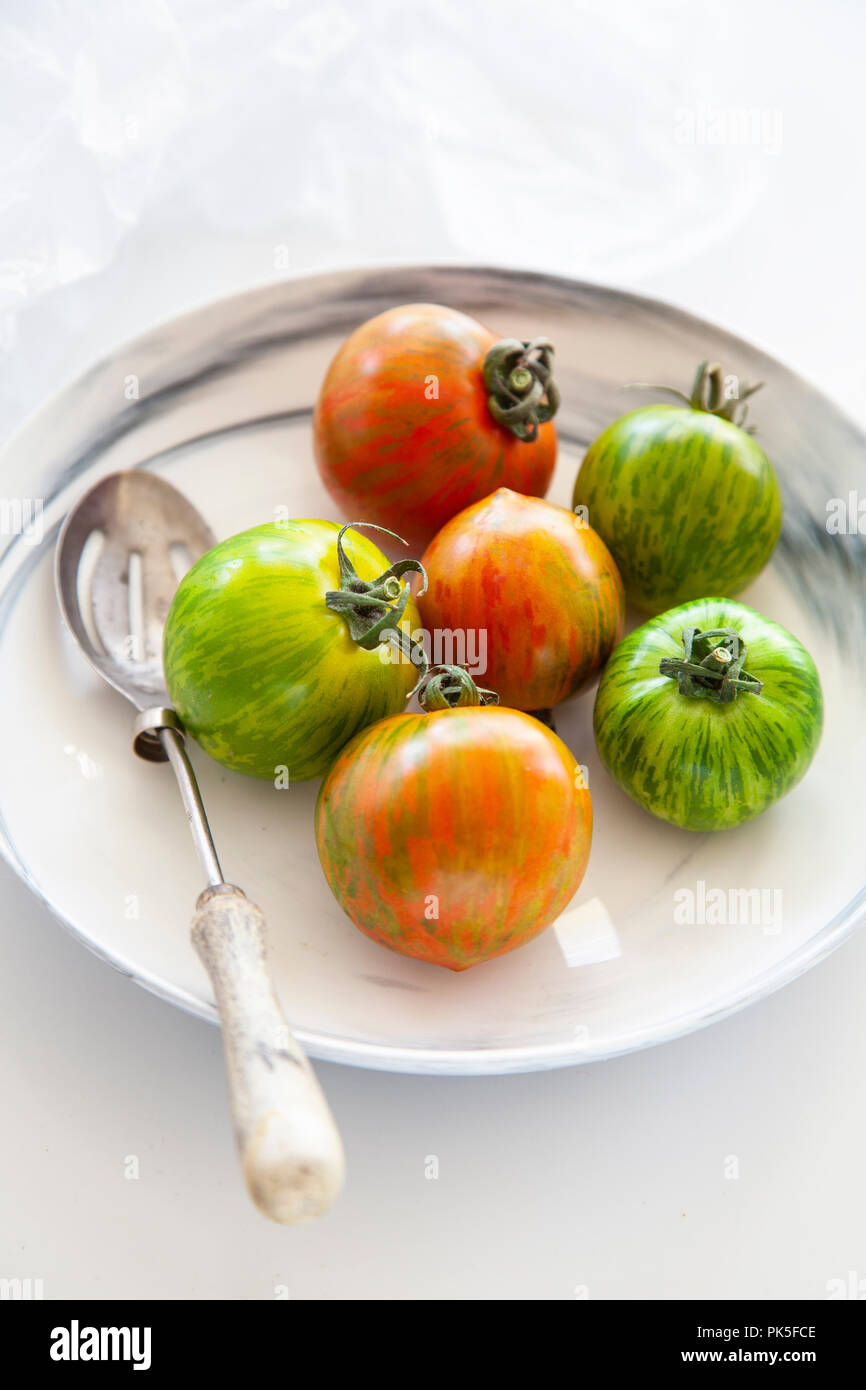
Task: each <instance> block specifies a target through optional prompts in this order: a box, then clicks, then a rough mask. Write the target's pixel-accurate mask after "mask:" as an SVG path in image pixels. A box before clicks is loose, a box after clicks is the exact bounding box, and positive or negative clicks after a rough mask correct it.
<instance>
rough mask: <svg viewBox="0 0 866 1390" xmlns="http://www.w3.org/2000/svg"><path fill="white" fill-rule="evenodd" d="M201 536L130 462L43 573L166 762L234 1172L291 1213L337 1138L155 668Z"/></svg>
mask: <svg viewBox="0 0 866 1390" xmlns="http://www.w3.org/2000/svg"><path fill="white" fill-rule="evenodd" d="M213 544H214V537H213V535H212V534H211V532H210V530H209V529H208V527H207V526H206V525H205V523H204V521H203V520H202V518H201V517H200V516H199V514H198V512H196V510H195V508H194V507H192V506H191V505H190V503H189V502H188V501H187V499H186V498H185V497H184V496H183V495H182V494H181V493H180V492H178V491H177V490H176V488H173V487H172V486H171V485H170V484H169V483H166V482H165V481H164V480H163V479H162V478H159V477H157V476H156V475H155V474H152V473H147V472H144V471H142V470H134V471H130V472H125V473H114V474H112V475H111V476H109V477H107V478H104V479H103V480H102V481H101V482H99V483H97V484H96V486H95V487H93V488H91V489H90V491H89V492H87V493H86V494H85V495H84V497H82V498H81V500H80V501H79V502H78V503H77V504H76V505H75V506H74V507H73V508H72V510H71V511H70V512H69V514H68V516H67V518H66V520H65V522H64V524H63V526H62V528H61V531H60V535H59V537H58V540H57V550H56V555H55V585H56V589H57V599H58V602H59V604H60V611H61V613H62V615H63V618H64V620H65V622H66V624H67V626H68V628H69V630H70V632H71V633H72V635H73V637H74V638H75V640H76V642H77V643H78V646H79V647H80V648H81V651H82V652H83V654H84V656H85V657H86V658H87V660H88V661H89V662H90V664H91V666H92V667H93V668H94V669H95V670H96V671H98V672H99V674H100V675H101V676H102V677H103V678H104V679H105V680H106V681H108V682H109V684H110V685H112V686H114V688H115V690H118V691H119V692H120V694H121V695H125V696H126V698H127V699H128V700H130V701H131V702H132V704H133V705H135V707H136V709H137V710H138V711H139V714H138V718H137V719H136V721H135V725H134V729H133V748H134V750H135V752H136V753H137V754H138V756H139V757H141V758H144V759H145V760H147V761H149V762H165V761H168V762H170V763H171V766H172V768H173V769H174V773H175V776H176V778H177V782H178V786H179V788H180V793H181V796H182V798H183V803H184V807H185V810H186V814H187V819H188V821H189V824H190V829H191V830H192V836H193V841H194V843H195V847H196V851H197V853H198V857H199V860H200V862H201V866H202V869H203V871H204V874H205V878H206V880H207V887H206V888H205V890H204V892H203V893H202V894H201V896H200V897H199V899H198V901H197V903H196V910H195V915H194V917H193V921H192V929H191V937H192V944H193V946H194V948H195V950H196V952H197V954H198V955H199V957H200V959H201V960H202V962H203V964H204V966H205V968H206V970H207V972H208V975H209V977H210V981H211V985H212V986H213V991H214V995H215V998H216V1004H217V1008H218V1010H219V1015H220V1021H221V1024H222V1034H223V1045H224V1050H225V1058H226V1069H227V1074H228V1084H229V1096H230V1101H231V1110H232V1117H233V1120H234V1127H235V1135H236V1138H237V1143H238V1149H239V1152H240V1157H241V1164H242V1167H243V1171H244V1176H245V1178H246V1182H247V1186H248V1188H249V1191H250V1194H251V1196H252V1198H253V1200H254V1201H255V1203H256V1205H257V1206H258V1207H259V1208H260V1210H261V1211H263V1212H264V1213H265V1215H266V1216H268V1217H270V1218H271V1220H273V1221H279V1222H282V1223H285V1224H292V1223H295V1222H300V1221H309V1220H311V1219H313V1218H314V1217H317V1216H319V1215H321V1214H322V1213H323V1212H324V1211H326V1210H327V1209H328V1208H329V1207H330V1205H331V1204H332V1202H333V1201H334V1198H335V1197H336V1195H337V1193H338V1192H339V1190H340V1187H341V1186H342V1182H343V1177H344V1171H345V1160H344V1157H343V1148H342V1144H341V1142H340V1137H339V1135H338V1133H337V1129H336V1126H335V1124H334V1120H333V1117H332V1115H331V1112H330V1110H329V1108H328V1104H327V1101H326V1100H325V1097H324V1095H323V1094H322V1091H321V1088H320V1087H319V1084H318V1082H317V1080H316V1078H315V1076H314V1074H313V1071H312V1068H311V1066H310V1063H309V1061H308V1059H307V1057H306V1056H305V1054H304V1053H303V1051H302V1050H301V1048H300V1046H299V1045H298V1043H297V1041H296V1040H295V1039H294V1037H293V1036H292V1034H291V1031H290V1029H289V1027H288V1024H287V1023H286V1020H285V1018H284V1016H283V1013H282V1011H281V1009H280V1005H279V1003H278V1001H277V998H276V995H275V993H274V989H273V985H272V983H271V979H270V974H269V971H268V964H267V952H266V941H265V922H264V918H263V916H262V914H261V912H260V911H259V909H258V908H257V907H255V906H254V905H253V904H252V903H251V902H250V901H249V900H248V899H247V898H246V896H245V895H244V893H243V892H242V891H241V889H240V888H238V887H236V886H235V885H233V884H230V883H226V881H225V879H224V878H223V874H222V870H221V868H220V863H219V859H218V857H217V853H216V849H215V848H214V843H213V839H212V837H211V832H210V827H209V826H208V822H207V816H206V815H205V811H204V806H203V805H202V801H201V796H200V794H199V790H198V786H197V784H196V779H195V773H194V772H193V768H192V764H191V763H190V760H189V757H188V755H187V752H186V748H185V746H184V738H183V732H182V728H181V724H180V721H179V719H178V717H177V715H176V714H175V712H174V711H173V710H172V709H171V707H170V701H169V697H168V693H167V691H166V689H165V678H164V675H163V669H162V634H163V627H164V624H165V618H166V615H167V613H168V609H169V605H170V604H171V600H172V597H173V595H174V591H175V589H176V587H177V584H178V582H179V579H180V577H181V574H182V573H183V572H184V570H185V569H186V568H188V567H189V565H191V564H193V563H194V562H195V561H196V560H197V559H198V558H199V556H200V555H203V554H204V552H205V551H206V550H208V549H210V547H211V546H212V545H213Z"/></svg>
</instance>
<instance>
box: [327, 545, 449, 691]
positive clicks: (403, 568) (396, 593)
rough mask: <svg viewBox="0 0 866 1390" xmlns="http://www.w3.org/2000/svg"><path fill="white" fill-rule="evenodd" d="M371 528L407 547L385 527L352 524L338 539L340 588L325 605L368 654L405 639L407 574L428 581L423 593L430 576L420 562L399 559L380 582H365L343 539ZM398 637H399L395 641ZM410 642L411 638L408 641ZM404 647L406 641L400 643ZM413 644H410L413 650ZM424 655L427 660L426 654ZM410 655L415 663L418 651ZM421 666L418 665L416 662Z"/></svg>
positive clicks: (335, 590)
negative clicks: (402, 624)
mask: <svg viewBox="0 0 866 1390" xmlns="http://www.w3.org/2000/svg"><path fill="white" fill-rule="evenodd" d="M360 526H364V527H370V528H371V529H372V530H374V531H383V532H384V533H385V535H386V536H393V538H394V540H397V541H399V542H400V544H401V545H407V544H408V542H407V541H404V540H403V538H402V536H398V535H396V533H395V532H394V531H389V530H388V529H387V527H385V526H377V525H376V524H375V523H374V522H372V521H349V522H347V523H346V525H345V526H343V527H342V529H341V530H340V533H339V535H338V536H337V560H338V562H339V566H340V588H339V589H332V590H330V591H329V592H328V593H327V594H325V604H326V606H327V607H328V608H330V609H331V611H332V612H333V613H339V614H340V617H341V618H343V619H344V621H345V623H346V626H347V627H348V629H349V635H350V637H351V638H352V641H353V642H357V644H358V646H359V647H363V648H364V649H365V651H373V650H374V649H375V648H376V647H378V646H380V645H381V644H382V643H384V642H389V641H391V642H393V641H394V640H399V639H403V638H404V634H402V633H401V632H400V619H401V618H402V616H403V614H404V612H405V611H406V604H407V603H408V602H409V585H408V584H407V583H404V582H403V575H404V574H408V573H410V572H411V573H414V574H420V575H421V576H422V578H423V581H424V586H423V588H422V589H421V593H422V594H423V593H424V591H425V589H426V588H427V575H426V573H425V571H424V566H423V565H422V564H421V561H420V560H397V561H396V563H395V564H393V565H391V566H390V567H389V568H388V569H386V570H385V572H384V574H380V575H379V578H378V579H373V580H367V579H361V577H360V576H359V575H358V573H357V572H356V570H355V567H354V565H353V564H352V561H351V560H350V559H349V557H348V555H347V554H346V552H345V550H344V549H343V537H344V535H345V534H346V532H347V531H348V530H349V529H350V528H352V529H357V528H358V527H360ZM395 635H396V638H395ZM405 640H406V641H407V642H408V639H405ZM400 644H401V645H402V641H401V642H400ZM412 645H413V644H412V643H408V646H409V647H412ZM419 651H421V655H422V657H423V651H422V650H421V649H420V648H419ZM406 655H407V656H409V657H410V659H412V660H413V662H414V650H413V652H410V651H409V650H407V652H406ZM414 664H417V663H414Z"/></svg>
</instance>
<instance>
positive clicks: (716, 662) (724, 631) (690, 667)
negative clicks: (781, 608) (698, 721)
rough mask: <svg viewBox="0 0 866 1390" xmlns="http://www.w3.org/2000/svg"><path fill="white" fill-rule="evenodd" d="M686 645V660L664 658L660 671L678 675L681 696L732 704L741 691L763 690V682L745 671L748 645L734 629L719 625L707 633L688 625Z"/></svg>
mask: <svg viewBox="0 0 866 1390" xmlns="http://www.w3.org/2000/svg"><path fill="white" fill-rule="evenodd" d="M683 647H684V648H685V659H677V660H675V659H674V658H672V657H663V658H662V660H661V662H660V664H659V673H660V674H661V675H663V676H670V677H671V678H672V679H674V678H675V679H676V682H677V689H678V690H679V693H680V694H681V695H688V696H689V697H690V698H691V699H693V700H713V701H714V702H715V703H716V704H717V705H728V704H730V703H731V702H732V701H733V700H736V698H737V696H738V695H739V693H740V691H748V692H749V693H750V694H752V695H759V694H760V693H761V690H762V689H763V685H764V683H763V681H759V680H757V679H756V677H755V676H750V675H749V673H748V671H744V670H743V663H744V662H745V660H746V644H745V642H744V641H743V639H742V638H741V636H740V634H739V633H738V632H736V631H735V629H734V628H732V627H715V628H708V629H707V630H706V631H705V632H701V631H700V630H699V629H698V628H696V627H690V628H687V629H686V631H685V632H684V633H683Z"/></svg>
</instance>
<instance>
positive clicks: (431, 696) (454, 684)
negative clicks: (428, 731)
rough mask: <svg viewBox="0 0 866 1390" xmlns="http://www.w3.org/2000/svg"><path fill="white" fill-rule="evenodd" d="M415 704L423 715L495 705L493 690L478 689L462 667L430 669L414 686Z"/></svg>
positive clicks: (496, 701) (497, 698)
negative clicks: (468, 706) (419, 707)
mask: <svg viewBox="0 0 866 1390" xmlns="http://www.w3.org/2000/svg"><path fill="white" fill-rule="evenodd" d="M417 692H418V703H419V704H420V706H421V708H422V710H424V713H425V714H430V713H432V711H433V710H437V709H456V708H457V707H458V706H462V705H498V704H499V696H498V695H497V694H496V693H495V692H494V691H493V690H484V689H482V688H481V687H480V686H477V685H476V684H475V682H474V680H473V679H472V677H471V676H470V674H469V672H468V671H467V670H465V669H464V668H463V667H462V666H431V667H430V669H429V671H427V672H426V674H425V675H424V676H423V677H422V679H421V680H420V681H419V683H418V686H417Z"/></svg>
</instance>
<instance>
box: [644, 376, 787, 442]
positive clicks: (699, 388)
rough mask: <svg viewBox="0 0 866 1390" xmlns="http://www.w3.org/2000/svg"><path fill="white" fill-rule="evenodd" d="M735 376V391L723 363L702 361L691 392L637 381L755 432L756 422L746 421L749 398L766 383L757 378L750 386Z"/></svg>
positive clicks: (645, 386)
mask: <svg viewBox="0 0 866 1390" xmlns="http://www.w3.org/2000/svg"><path fill="white" fill-rule="evenodd" d="M732 380H734V381H736V390H735V392H734V393H733V394H731V392H730V391H729V389H728V385H727V382H728V378H727V376H726V375H725V372H724V369H723V368H722V366H721V364H720V363H718V362H702V363H701V365H700V366H699V367H698V370H697V374H696V376H695V380H694V385H693V386H692V394H691V395H690V396H687V395H686V393H685V391H679V390H678V389H677V388H676V387H675V386H655V385H650V384H649V383H647V382H643V381H640V382H634V383H633V384H634V385H635V386H636V387H638V388H639V389H640V390H643V391H664V392H665V393H666V394H667V395H670V396H676V398H677V400H678V401H682V402H683V403H684V404H685V405H689V406H691V408H692V410H702V411H704V413H705V414H707V415H718V417H719V419H720V420H730V422H731V424H732V425H739V426H740V428H741V429H744V430H745V431H746V433H747V434H754V426H753V425H746V416H747V415H748V413H749V406H748V401H749V397H750V396H754V394H755V392H756V391H760V389H761V387H762V386H763V384H764V383H763V382H762V381H756V382H755V383H754V385H752V386H747V385H746V383H745V382H740V381H739V380H738V379H737V378H732Z"/></svg>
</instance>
